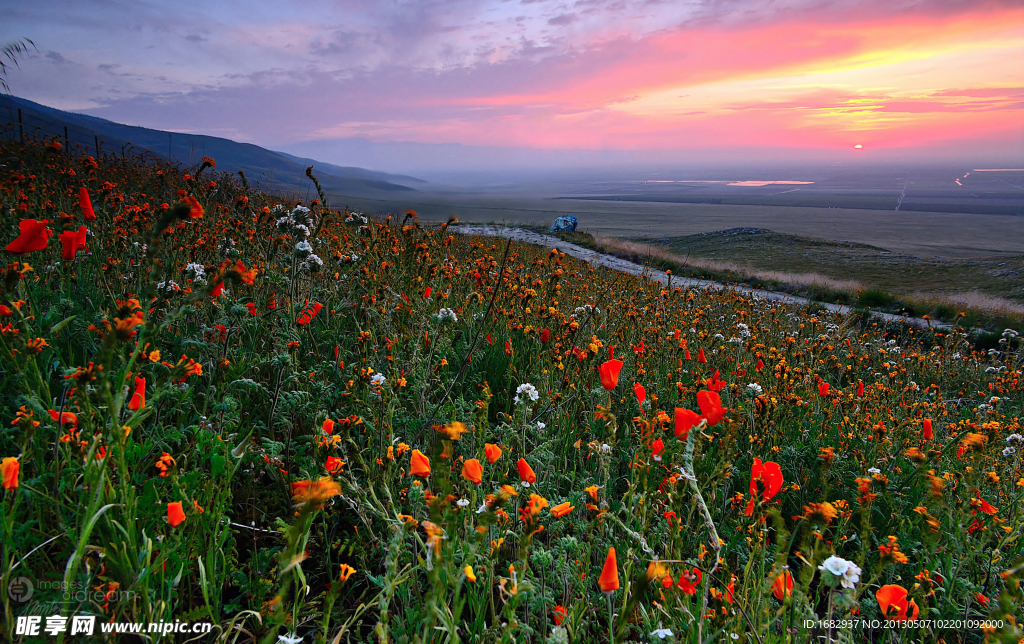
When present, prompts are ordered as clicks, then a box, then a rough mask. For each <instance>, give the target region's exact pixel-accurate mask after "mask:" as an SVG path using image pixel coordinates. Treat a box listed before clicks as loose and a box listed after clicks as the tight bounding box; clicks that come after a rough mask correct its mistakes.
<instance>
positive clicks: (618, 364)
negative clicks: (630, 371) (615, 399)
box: [598, 360, 622, 391]
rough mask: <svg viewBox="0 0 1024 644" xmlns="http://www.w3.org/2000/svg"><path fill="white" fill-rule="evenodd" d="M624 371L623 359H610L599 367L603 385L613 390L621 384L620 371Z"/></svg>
mask: <svg viewBox="0 0 1024 644" xmlns="http://www.w3.org/2000/svg"><path fill="white" fill-rule="evenodd" d="M621 371H622V360H608V361H607V362H604V363H602V364H601V366H600V367H598V373H599V374H600V376H601V386H602V387H604V388H605V389H606V390H608V391H611V390H612V389H615V387H616V386H617V385H618V384H619V372H621Z"/></svg>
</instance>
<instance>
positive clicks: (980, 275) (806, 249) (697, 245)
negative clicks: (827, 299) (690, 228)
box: [635, 228, 1024, 301]
mask: <svg viewBox="0 0 1024 644" xmlns="http://www.w3.org/2000/svg"><path fill="white" fill-rule="evenodd" d="M639 240H643V241H645V242H647V243H650V244H651V245H652V246H656V247H659V248H664V249H667V250H669V251H671V252H673V253H676V254H678V255H680V256H684V257H688V258H689V259H691V260H698V259H699V260H715V261H717V262H724V263H732V264H738V265H740V266H744V267H748V268H750V269H754V270H759V271H785V272H789V273H817V274H819V275H823V276H825V277H828V278H831V279H834V280H856V281H858V282H860V283H861V284H863V285H864V286H865V287H867V288H878V289H884V290H887V291H889V292H893V293H920V292H928V293H957V292H966V291H978V292H981V293H986V294H988V295H993V296H998V297H1005V298H1011V299H1015V300H1020V301H1024V253H1021V254H1020V255H1017V256H1008V257H989V258H974V259H968V258H956V259H955V258H935V257H928V258H925V257H919V256H911V255H905V254H900V253H893V252H890V251H888V250H886V249H884V248H880V247H876V246H870V245H867V244H856V243H842V242H834V241H829V240H825V239H814V238H809V237H805V236H795V235H792V234H782V233H778V232H773V231H770V230H764V229H751V228H744V229H733V230H727V231H720V232H714V233H700V234H696V235H687V236H682V237H672V238H667V239H658V240H650V239H649V238H648V239H645V238H636V239H635V241H639Z"/></svg>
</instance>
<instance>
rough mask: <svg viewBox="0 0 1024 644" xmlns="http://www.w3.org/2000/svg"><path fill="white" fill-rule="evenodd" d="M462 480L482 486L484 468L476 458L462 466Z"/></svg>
mask: <svg viewBox="0 0 1024 644" xmlns="http://www.w3.org/2000/svg"><path fill="white" fill-rule="evenodd" d="M462 478H464V479H466V480H467V481H470V482H472V483H476V484H477V485H480V483H482V482H483V480H484V466H483V465H481V464H480V461H478V460H476V459H475V458H471V459H469V460H468V461H466V462H465V463H463V464H462Z"/></svg>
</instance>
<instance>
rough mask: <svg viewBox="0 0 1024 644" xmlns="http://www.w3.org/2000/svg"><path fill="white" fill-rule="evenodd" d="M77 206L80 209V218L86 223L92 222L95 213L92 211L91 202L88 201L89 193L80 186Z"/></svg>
mask: <svg viewBox="0 0 1024 644" xmlns="http://www.w3.org/2000/svg"><path fill="white" fill-rule="evenodd" d="M78 206H79V207H80V208H81V209H82V218H83V219H85V220H86V221H94V220H95V219H96V212H95V211H94V210H93V209H92V200H91V199H89V191H88V190H86V189H85V186H82V187H81V188H79V190H78Z"/></svg>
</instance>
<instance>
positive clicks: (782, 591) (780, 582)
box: [772, 570, 793, 601]
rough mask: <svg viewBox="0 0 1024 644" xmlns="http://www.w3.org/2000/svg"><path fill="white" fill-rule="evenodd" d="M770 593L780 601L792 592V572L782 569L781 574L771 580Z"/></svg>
mask: <svg viewBox="0 0 1024 644" xmlns="http://www.w3.org/2000/svg"><path fill="white" fill-rule="evenodd" d="M772 594H773V595H775V599H777V600H779V601H782V600H784V599H785V598H786V597H789V596H790V595H792V594H793V573H791V572H789V571H788V570H784V571H783V572H782V574H781V575H778V576H777V577H776V578H775V581H773V582H772Z"/></svg>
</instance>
